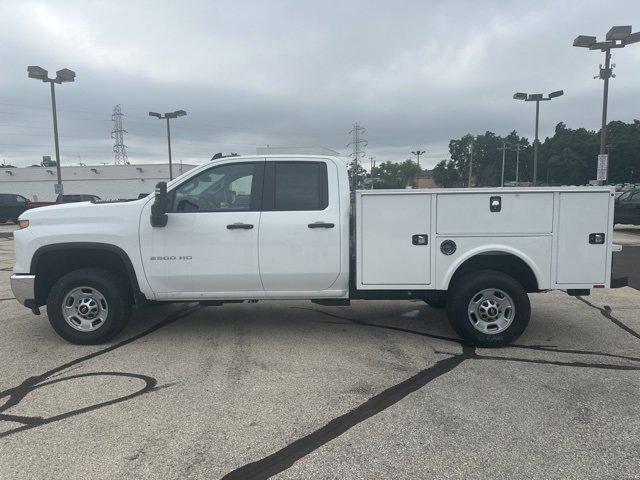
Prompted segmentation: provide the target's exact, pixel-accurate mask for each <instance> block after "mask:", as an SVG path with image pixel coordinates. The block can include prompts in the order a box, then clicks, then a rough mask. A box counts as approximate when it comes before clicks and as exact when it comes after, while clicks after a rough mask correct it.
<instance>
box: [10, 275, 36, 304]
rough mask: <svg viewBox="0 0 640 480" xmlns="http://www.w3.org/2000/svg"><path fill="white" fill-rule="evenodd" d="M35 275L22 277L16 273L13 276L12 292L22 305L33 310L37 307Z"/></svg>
mask: <svg viewBox="0 0 640 480" xmlns="http://www.w3.org/2000/svg"><path fill="white" fill-rule="evenodd" d="M35 286H36V276H35V275H22V274H19V273H14V274H13V275H11V291H12V292H13V295H14V296H15V297H16V300H18V301H19V302H20V303H21V304H22V305H24V306H25V307H29V308H33V307H34V305H35V298H36V293H35V290H36V289H35Z"/></svg>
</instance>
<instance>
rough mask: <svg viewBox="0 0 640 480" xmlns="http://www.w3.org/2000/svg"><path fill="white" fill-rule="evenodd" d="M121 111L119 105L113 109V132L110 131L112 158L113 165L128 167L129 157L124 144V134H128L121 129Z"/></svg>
mask: <svg viewBox="0 0 640 480" xmlns="http://www.w3.org/2000/svg"><path fill="white" fill-rule="evenodd" d="M122 116H123V113H122V110H121V109H120V105H116V106H115V107H113V113H112V114H111V120H113V130H111V138H112V139H113V156H114V164H115V165H129V157H128V156H127V146H126V145H125V144H124V134H125V133H128V132H127V131H126V130H125V129H123V128H122Z"/></svg>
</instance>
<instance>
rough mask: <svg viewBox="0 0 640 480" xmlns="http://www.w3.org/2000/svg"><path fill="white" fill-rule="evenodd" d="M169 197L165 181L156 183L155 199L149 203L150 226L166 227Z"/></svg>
mask: <svg viewBox="0 0 640 480" xmlns="http://www.w3.org/2000/svg"><path fill="white" fill-rule="evenodd" d="M168 209H169V197H168V196H167V182H159V183H158V184H157V185H156V199H155V201H154V202H153V205H151V226H152V227H166V226H167V221H168V220H169V216H168V215H167V210H168Z"/></svg>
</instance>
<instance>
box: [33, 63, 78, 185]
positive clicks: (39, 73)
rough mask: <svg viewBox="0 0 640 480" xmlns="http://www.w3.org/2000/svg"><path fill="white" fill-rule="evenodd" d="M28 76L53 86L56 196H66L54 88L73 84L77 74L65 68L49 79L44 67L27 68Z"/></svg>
mask: <svg viewBox="0 0 640 480" xmlns="http://www.w3.org/2000/svg"><path fill="white" fill-rule="evenodd" d="M27 74H28V76H29V78H35V79H36V80H42V81H43V82H45V83H49V85H51V111H52V113H53V142H54V144H55V150H56V173H57V177H58V183H57V184H56V186H55V190H54V192H55V194H56V195H62V194H64V187H63V186H62V171H61V170H60V146H59V144H58V113H57V110H56V90H55V88H54V84H55V83H64V82H73V81H75V79H76V72H74V71H73V70H69V69H68V68H63V69H62V70H58V71H57V72H56V77H55V78H49V72H47V71H46V70H45V69H44V68H42V67H37V66H33V65H32V66H29V67H27Z"/></svg>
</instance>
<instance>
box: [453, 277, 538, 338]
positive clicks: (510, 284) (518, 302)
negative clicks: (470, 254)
mask: <svg viewBox="0 0 640 480" xmlns="http://www.w3.org/2000/svg"><path fill="white" fill-rule="evenodd" d="M492 288H495V289H499V290H501V291H503V292H504V293H506V294H507V295H508V296H509V297H511V300H512V301H513V303H514V307H515V308H514V310H515V313H514V315H513V318H512V319H511V323H510V324H509V326H508V327H507V328H506V329H505V330H504V331H501V332H499V333H484V332H481V331H479V330H478V329H476V327H474V325H473V323H472V321H471V320H470V318H469V316H470V315H469V313H468V312H469V307H470V305H471V301H472V300H473V299H474V297H476V295H478V294H479V293H480V292H481V291H483V290H485V289H492ZM447 316H448V317H449V323H450V324H451V326H452V327H453V329H454V330H455V331H456V332H457V333H458V335H460V337H462V339H463V340H465V342H467V343H469V344H470V345H474V346H477V347H502V346H505V345H508V344H509V343H511V342H513V341H514V340H516V339H517V338H518V337H519V336H520V335H522V332H524V330H525V329H526V328H527V325H528V324H529V318H530V316H531V304H530V303H529V296H528V295H527V292H526V291H525V290H524V288H523V286H522V285H521V284H520V283H519V282H518V281H517V280H515V279H514V278H513V277H510V276H509V275H506V274H504V273H502V272H497V271H495V270H479V271H476V272H471V273H469V274H467V275H464V276H463V277H461V278H459V279H457V280H456V281H455V283H454V285H452V287H451V288H450V290H449V302H448V304H447Z"/></svg>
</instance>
